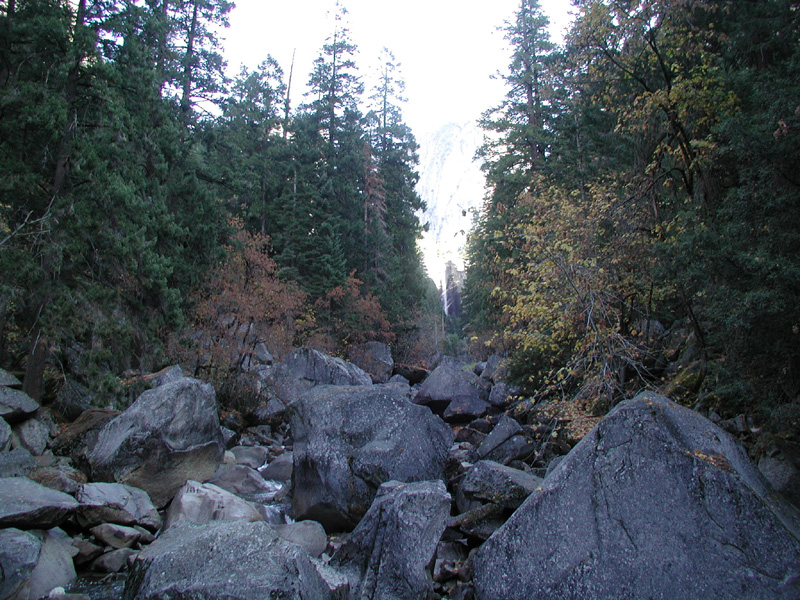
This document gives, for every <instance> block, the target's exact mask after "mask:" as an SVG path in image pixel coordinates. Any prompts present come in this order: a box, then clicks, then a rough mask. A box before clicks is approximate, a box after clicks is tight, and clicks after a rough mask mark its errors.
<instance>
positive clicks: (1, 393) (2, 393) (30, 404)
mask: <svg viewBox="0 0 800 600" xmlns="http://www.w3.org/2000/svg"><path fill="white" fill-rule="evenodd" d="M37 410H39V403H38V402H36V400H34V399H33V398H31V397H30V396H28V394H26V393H25V392H22V391H20V390H13V389H11V388H7V387H0V417H2V418H3V419H5V420H6V422H7V423H8V424H9V425H13V424H14V423H19V422H20V421H24V420H25V419H28V418H30V417H32V416H33V414H34V413H35V412H36V411H37Z"/></svg>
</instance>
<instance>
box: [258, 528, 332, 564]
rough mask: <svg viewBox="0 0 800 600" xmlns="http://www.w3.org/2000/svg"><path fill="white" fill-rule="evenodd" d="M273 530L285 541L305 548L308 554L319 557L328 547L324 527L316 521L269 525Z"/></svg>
mask: <svg viewBox="0 0 800 600" xmlns="http://www.w3.org/2000/svg"><path fill="white" fill-rule="evenodd" d="M271 527H272V528H273V529H274V530H275V532H276V533H277V534H278V535H279V536H281V537H282V538H283V539H285V540H286V541H287V542H292V543H293V544H298V545H300V546H302V547H303V548H305V550H306V552H308V554H309V556H313V557H314V558H319V557H320V556H322V553H323V552H325V548H327V547H328V536H327V534H326V533H325V528H324V527H323V526H322V525H320V524H319V523H317V522H316V521H298V522H296V523H288V524H282V525H271Z"/></svg>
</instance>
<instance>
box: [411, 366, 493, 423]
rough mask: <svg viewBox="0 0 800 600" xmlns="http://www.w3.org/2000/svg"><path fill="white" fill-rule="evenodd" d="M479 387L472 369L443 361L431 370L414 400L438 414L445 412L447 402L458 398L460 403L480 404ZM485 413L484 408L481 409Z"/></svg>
mask: <svg viewBox="0 0 800 600" xmlns="http://www.w3.org/2000/svg"><path fill="white" fill-rule="evenodd" d="M481 396H482V392H481V389H479V387H478V376H477V375H475V373H473V372H472V371H466V370H464V369H463V368H461V365H460V364H458V363H456V362H454V361H450V360H449V361H443V362H442V363H441V364H440V365H439V366H438V367H436V368H435V369H434V370H433V373H431V375H430V377H428V378H427V379H426V380H425V381H424V382H423V384H422V386H421V387H420V388H419V391H418V392H417V395H416V397H415V399H414V402H416V403H417V404H422V405H424V406H428V407H430V409H431V410H433V411H434V412H437V413H439V414H441V413H443V412H445V410H447V407H448V406H449V404H450V403H451V402H452V401H453V400H455V399H456V398H458V399H459V402H460V403H461V404H464V405H467V404H472V405H475V404H481V406H483V407H484V409H485V408H488V404H486V403H485V402H483V401H484V400H486V398H482V397H481ZM483 412H484V413H485V410H484V411H483Z"/></svg>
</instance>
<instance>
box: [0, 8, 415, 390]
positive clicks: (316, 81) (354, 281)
mask: <svg viewBox="0 0 800 600" xmlns="http://www.w3.org/2000/svg"><path fill="white" fill-rule="evenodd" d="M232 8H233V4H232V3H231V2H228V1H227V0H190V1H185V2H166V1H162V0H158V1H153V2H116V1H110V2H102V3H97V2H89V1H88V0H77V1H76V2H56V1H51V0H25V1H22V0H18V1H17V2H13V3H0V114H1V115H2V119H0V271H2V274H3V276H2V277H0V362H2V363H3V364H4V366H6V367H11V368H14V369H25V370H26V371H27V372H26V376H25V379H26V386H28V385H30V386H31V387H30V390H31V391H32V392H35V393H36V394H39V393H40V392H41V390H42V389H43V388H42V385H41V381H42V378H43V377H44V376H45V372H47V373H48V377H49V376H52V374H53V373H58V374H59V375H58V376H59V377H63V376H64V375H70V376H71V377H73V378H77V379H82V380H84V381H85V382H87V383H89V384H91V385H92V386H93V387H94V388H95V390H96V391H100V392H102V393H103V394H105V395H109V394H116V393H122V392H121V391H120V390H121V388H120V387H119V385H117V384H113V385H112V383H109V382H115V381H116V382H118V381H119V378H118V375H119V374H120V373H121V372H122V371H124V370H127V369H145V370H150V369H155V368H157V367H160V366H162V365H163V363H164V361H165V360H167V356H166V348H165V346H166V344H167V340H169V339H179V338H181V335H180V334H181V332H183V333H185V332H186V331H187V330H188V329H187V328H191V327H198V328H200V329H202V330H203V331H206V332H212V333H213V332H216V333H213V335H212V334H211V333H210V334H208V335H210V336H211V337H212V338H213V337H214V335H217V338H219V339H218V340H217V341H220V340H222V341H224V336H223V337H219V336H220V335H221V334H220V333H219V331H217V329H218V325H219V322H221V321H225V322H226V323H228V324H230V320H231V319H232V320H233V322H236V323H238V324H239V325H242V324H243V323H249V325H248V327H250V328H251V329H252V330H253V331H256V330H258V335H259V336H261V338H264V336H267V337H269V339H270V340H271V341H272V343H274V344H275V345H276V347H273V348H272V350H273V351H274V352H278V353H280V352H281V351H283V350H284V349H285V347H288V345H291V344H292V343H293V342H294V341H295V339H296V338H298V336H301V335H302V336H306V339H310V337H311V336H312V335H316V334H318V337H319V338H325V339H326V340H328V341H327V342H325V343H327V344H328V345H329V346H330V347H332V348H337V349H341V348H343V347H345V346H347V345H348V344H352V343H356V342H357V341H359V340H366V339H391V338H392V336H393V335H394V334H393V332H392V329H393V328H394V329H395V330H396V331H401V330H402V331H408V330H409V329H411V328H413V326H414V325H413V323H414V319H415V316H416V314H417V311H418V308H419V306H420V304H421V303H422V302H423V301H424V298H425V288H424V284H423V275H424V274H423V271H422V267H421V263H420V257H419V255H418V253H417V249H416V239H417V236H418V235H419V231H420V226H419V221H418V219H417V217H416V214H415V211H416V210H418V209H419V208H420V207H421V201H420V200H419V197H418V196H417V195H416V193H415V192H414V190H413V187H414V184H415V183H416V178H417V176H416V173H415V172H414V165H415V164H416V160H417V158H416V143H415V142H414V138H413V136H412V135H411V132H410V131H409V130H408V128H407V127H406V126H405V125H404V124H403V122H402V118H401V114H400V109H399V104H398V102H399V101H400V100H399V95H398V93H396V90H398V89H400V88H401V82H400V79H399V77H398V75H397V72H396V71H395V70H393V69H395V67H394V66H392V67H391V69H390V67H389V63H390V62H391V61H389V62H384V66H385V68H386V69H387V71H386V73H387V76H386V78H385V79H384V84H383V87H382V88H380V91H381V93H382V98H383V103H382V105H381V109H380V110H378V111H376V112H375V113H374V114H373V116H371V117H370V118H369V119H367V118H365V117H364V116H363V111H362V108H361V106H360V105H361V103H362V101H363V98H362V96H363V87H362V85H361V82H360V79H359V75H358V71H357V69H356V66H355V63H354V61H353V56H354V53H355V46H354V45H353V44H352V42H351V41H350V40H349V35H348V33H347V29H346V27H345V26H344V21H343V18H344V12H343V11H342V12H341V13H340V14H339V15H338V17H337V26H336V29H335V31H334V33H333V34H332V36H331V38H330V39H329V40H328V41H327V42H326V43H325V44H324V45H323V47H322V50H321V52H320V56H319V59H318V60H317V61H316V63H315V67H314V72H313V73H312V74H311V76H310V86H311V88H312V89H313V90H314V94H315V99H312V100H311V101H310V102H309V103H308V105H306V106H304V107H301V109H300V110H299V111H294V112H292V111H290V108H291V107H290V106H289V104H288V98H287V96H288V90H287V88H286V84H285V83H284V81H283V79H284V77H283V72H282V70H281V68H280V67H279V66H278V64H277V63H276V62H275V61H274V60H273V59H272V58H269V57H267V59H266V60H265V61H264V62H263V63H262V64H261V65H259V67H258V68H257V69H255V70H254V71H248V70H244V69H243V70H242V71H241V72H240V74H239V75H238V76H237V77H236V78H235V79H234V80H233V81H232V82H228V81H226V79H225V77H224V74H223V70H224V66H225V64H224V60H223V58H222V56H221V55H220V53H219V41H218V39H217V33H216V32H218V31H219V29H220V28H222V27H225V26H227V19H228V14H229V13H230V10H231V9H232ZM228 83H230V84H231V85H230V88H229V89H228V88H227V85H228ZM376 115H378V116H376ZM378 121H379V122H378ZM232 217H233V222H234V223H236V227H234V228H231V227H230V226H229V224H228V223H229V221H230V220H231V218H232ZM267 239H268V240H269V244H267V242H266V241H265V240H267ZM254 244H255V245H257V246H259V247H258V248H257V249H254ZM267 246H268V247H267ZM220 264H224V265H225V267H224V269H225V271H224V272H223V271H221V270H220V269H219V267H218V265H220ZM258 265H260V267H259V266H258ZM256 267H257V268H256ZM258 269H261V270H260V271H259V270H258ZM256 271H258V273H259V274H258V275H257V276H255V278H254V276H253V273H255V272H256ZM362 281H363V282H364V283H361V282H362ZM301 290H302V291H301ZM312 310H316V311H317V312H318V315H319V325H318V328H317V329H316V330H314V329H313V328H312V325H313V317H312V316H311V313H312ZM248 311H250V312H248ZM254 311H255V312H254ZM387 314H388V315H389V317H388V318H390V319H391V322H390V321H389V320H387V316H386V315H387ZM273 315H281V316H280V318H278V317H273ZM287 315H289V316H287ZM220 320H221V321H220ZM215 328H216V329H215ZM253 328H255V329H253ZM262 330H264V331H267V330H268V331H267V333H265V332H264V331H262ZM312 332H315V333H313V334H312ZM267 334H268V335H267ZM253 335H255V334H253ZM261 338H259V339H261ZM184 339H185V338H184ZM215 339H216V338H215ZM190 346H191V345H190ZM224 346H225V343H222V342H220V348H222V347H224ZM184 350H186V349H184ZM193 351H194V354H193V355H192V356H193V357H194V359H196V355H197V348H194V349H193ZM228 354H235V352H228ZM175 356H177V355H176V354H173V358H174V357H175ZM182 356H184V355H182ZM185 356H188V355H185ZM226 356H228V355H226ZM228 358H230V356H228ZM240 358H241V356H239V355H237V357H235V358H231V359H230V361H229V362H227V363H225V364H224V365H223V364H222V362H221V361H220V360H217V361H216V362H215V363H214V364H215V366H214V369H216V370H217V371H218V372H223V371H226V370H227V369H229V368H236V364H237V361H238V360H239V359H240ZM187 360H188V358H187ZM189 362H192V361H189ZM223 362H224V361H223ZM48 363H49V364H50V365H51V367H50V370H48V371H46V370H45V366H46V365H47V364H48Z"/></svg>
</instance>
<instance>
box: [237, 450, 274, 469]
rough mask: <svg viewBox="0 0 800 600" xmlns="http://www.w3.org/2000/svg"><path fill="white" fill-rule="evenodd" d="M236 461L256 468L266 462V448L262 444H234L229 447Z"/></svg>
mask: <svg viewBox="0 0 800 600" xmlns="http://www.w3.org/2000/svg"><path fill="white" fill-rule="evenodd" d="M231 452H233V455H234V456H235V457H236V462H237V463H238V464H240V465H245V466H247V467H250V468H251V469H257V468H259V467H260V466H261V465H263V464H264V463H265V462H267V449H266V448H264V447H263V446H236V447H234V448H231Z"/></svg>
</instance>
